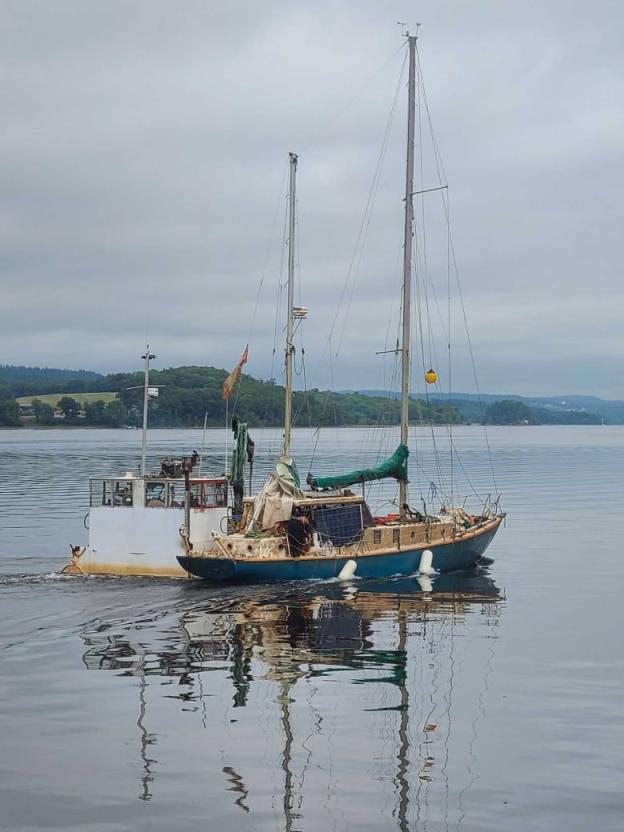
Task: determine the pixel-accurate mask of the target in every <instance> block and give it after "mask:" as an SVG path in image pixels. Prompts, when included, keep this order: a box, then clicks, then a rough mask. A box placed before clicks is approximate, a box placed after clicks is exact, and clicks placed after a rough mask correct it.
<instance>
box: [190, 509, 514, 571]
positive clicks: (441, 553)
mask: <svg viewBox="0 0 624 832" xmlns="http://www.w3.org/2000/svg"><path fill="white" fill-rule="evenodd" d="M499 525H500V523H497V524H496V525H495V526H493V527H492V526H490V527H488V528H486V529H484V530H483V531H482V532H481V534H476V535H474V536H473V537H470V538H467V539H465V540H455V541H453V542H452V543H443V544H438V545H435V544H433V545H430V546H429V547H428V548H429V549H430V550H431V552H432V553H433V568H434V569H435V570H436V571H437V572H454V571H456V570H458V569H467V568H468V567H470V566H473V565H474V564H475V563H477V561H478V560H479V559H480V558H481V557H482V556H483V553H484V552H485V550H486V549H487V547H488V546H489V545H490V542H491V540H492V538H493V537H494V535H495V534H496V532H497V531H498V528H499ZM423 548H424V547H423ZM423 548H420V549H411V550H407V549H406V550H403V551H400V552H398V551H397V552H387V553H380V554H378V555H361V556H360V557H356V558H354V560H355V561H356V563H357V569H356V572H355V575H356V577H358V578H383V577H388V576H390V575H413V574H414V573H415V572H416V571H417V570H418V565H419V563H420V556H421V554H422V551H423ZM350 559H351V558H349V557H335V558H306V557H305V556H303V557H300V558H288V559H282V560H268V559H267V560H247V559H245V558H237V559H235V558H232V559H231V560H228V559H225V558H210V557H187V556H183V557H179V558H178V561H179V563H180V566H181V567H182V568H183V569H185V570H186V571H187V572H189V573H190V574H191V575H194V576H195V577H197V578H203V579H204V580H207V581H219V580H225V581H263V582H273V581H306V580H321V581H322V580H329V579H331V578H337V577H338V575H339V574H340V571H341V569H342V567H343V566H344V565H345V563H347V561H348V560H350Z"/></svg>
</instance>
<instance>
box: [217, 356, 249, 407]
mask: <svg viewBox="0 0 624 832" xmlns="http://www.w3.org/2000/svg"><path fill="white" fill-rule="evenodd" d="M248 356H249V344H247V346H246V347H245V351H244V353H243V354H242V355H241V357H240V361H239V362H238V364H237V365H236V367H234V369H233V370H232V372H231V373H230V374H229V376H228V377H227V378H226V380H225V381H224V382H223V398H224V399H229V397H230V393H231V392H232V390H233V389H234V387H235V386H236V383H237V381H238V380H239V379H240V377H241V373H242V370H243V364H246V363H247V358H248Z"/></svg>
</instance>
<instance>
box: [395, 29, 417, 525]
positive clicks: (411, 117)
mask: <svg viewBox="0 0 624 832" xmlns="http://www.w3.org/2000/svg"><path fill="white" fill-rule="evenodd" d="M407 42H408V47H409V81H408V85H407V96H408V109H407V165H406V171H405V236H404V243H403V332H402V336H401V443H402V444H403V445H407V442H408V433H409V393H410V337H411V336H410V311H411V309H410V307H411V302H412V298H411V295H412V292H411V288H412V286H411V283H412V225H413V221H414V203H413V193H414V121H415V112H414V111H415V99H416V37H415V35H408V38H407ZM407 500H408V497H407V482H406V481H404V480H401V481H400V483H399V511H400V516H401V519H402V520H404V519H405V517H406V514H407V512H406V510H405V506H406V505H407Z"/></svg>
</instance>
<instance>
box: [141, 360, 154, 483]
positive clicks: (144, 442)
mask: <svg viewBox="0 0 624 832" xmlns="http://www.w3.org/2000/svg"><path fill="white" fill-rule="evenodd" d="M141 358H142V359H143V360H144V361H145V369H144V373H145V380H144V383H143V437H142V443H141V476H142V477H144V476H145V473H146V471H145V460H146V456H147V406H148V402H149V363H150V361H152V360H153V359H154V358H156V356H155V355H153V354H152V353H150V349H149V344H148V345H147V348H146V350H145V355H142V356H141Z"/></svg>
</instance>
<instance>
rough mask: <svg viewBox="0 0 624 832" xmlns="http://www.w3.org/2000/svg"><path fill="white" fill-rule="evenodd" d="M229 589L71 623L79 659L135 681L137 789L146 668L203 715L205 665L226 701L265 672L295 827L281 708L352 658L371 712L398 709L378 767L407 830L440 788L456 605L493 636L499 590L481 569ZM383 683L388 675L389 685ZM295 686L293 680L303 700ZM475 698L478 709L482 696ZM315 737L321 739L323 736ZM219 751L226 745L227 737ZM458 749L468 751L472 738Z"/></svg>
mask: <svg viewBox="0 0 624 832" xmlns="http://www.w3.org/2000/svg"><path fill="white" fill-rule="evenodd" d="M237 592H238V594H237V595H236V596H235V597H234V599H233V600H232V598H230V599H229V600H228V601H227V602H225V601H224V602H219V601H218V600H217V601H215V599H214V598H213V599H211V600H210V601H209V602H203V601H201V600H200V601H199V602H198V601H197V599H196V597H195V598H193V599H192V601H191V602H189V603H188V604H187V605H186V607H187V608H185V609H182V610H181V611H180V610H179V609H178V610H177V611H176V612H175V615H174V618H173V622H172V621H171V617H168V618H166V619H165V621H166V627H165V629H164V630H163V628H162V623H163V622H162V621H161V622H160V623H159V622H158V621H156V618H155V620H154V622H153V626H152V627H150V626H149V622H146V621H145V620H143V621H142V623H141V626H138V625H137V623H136V622H133V623H132V624H122V625H120V624H119V623H118V622H108V623H107V622H104V621H99V622H97V623H96V624H95V625H94V624H93V623H92V625H91V626H90V627H89V628H88V630H85V631H84V632H83V634H82V636H83V640H84V642H85V644H86V646H87V649H86V651H85V652H84V655H83V660H84V663H85V665H86V667H87V668H89V669H107V670H112V671H115V672H117V673H118V674H119V675H121V676H133V677H136V678H137V679H138V681H139V695H138V702H137V713H138V717H137V720H136V723H137V726H138V728H139V745H140V758H141V770H142V775H141V786H140V793H139V795H138V796H139V797H140V798H141V799H144V800H149V799H150V798H151V797H152V789H153V788H154V786H155V782H156V781H157V773H158V760H157V759H156V757H157V750H156V748H157V732H156V730H155V726H153V725H152V726H150V727H151V729H152V731H151V732H150V731H149V730H148V727H147V726H148V724H149V700H150V687H151V686H150V687H148V680H149V678H150V677H154V676H158V677H166V682H168V683H172V682H177V685H176V691H175V692H174V693H169V694H168V696H169V697H170V698H174V699H178V700H179V701H180V704H181V707H182V708H183V709H184V710H188V709H189V708H191V709H193V710H197V711H199V710H201V709H203V716H202V724H203V725H204V727H206V721H207V713H206V710H205V703H204V698H205V694H204V693H203V687H202V686H203V684H204V683H205V680H206V679H207V678H209V677H207V676H206V674H207V673H214V672H215V671H216V672H218V673H220V674H221V675H223V676H224V677H226V678H227V679H228V680H229V684H230V690H231V697H230V702H229V706H231V707H233V708H235V709H238V708H246V707H248V705H249V702H250V694H251V691H252V689H253V688H254V686H255V685H258V684H262V683H267V682H268V683H272V684H273V685H274V687H275V693H274V697H273V701H274V705H275V710H274V713H273V714H272V716H271V717H270V718H271V719H272V720H273V721H274V722H275V723H276V724H277V725H278V726H279V731H280V734H281V747H282V751H281V755H280V767H281V772H282V773H281V781H282V782H281V791H282V795H281V801H280V802H281V810H282V813H283V818H282V820H283V824H284V828H285V829H286V830H287V832H291V830H294V829H296V828H298V823H299V822H300V821H301V820H302V817H303V815H302V809H301V807H302V804H303V794H302V790H303V782H304V774H305V772H303V773H300V776H298V777H295V774H294V771H293V765H297V760H296V754H295V750H296V748H297V747H298V744H299V745H301V743H302V741H303V738H302V737H301V736H298V732H297V719H296V718H295V719H293V712H292V707H293V703H295V702H296V701H297V695H296V694H297V685H298V683H300V681H301V680H315V681H317V682H318V683H319V684H325V683H326V682H327V681H331V679H332V677H333V676H334V675H335V674H337V673H339V672H343V671H350V672H352V674H353V675H352V676H350V677H349V681H350V682H352V683H353V684H356V685H367V687H366V690H368V691H369V694H368V695H367V696H366V697H364V696H363V697H362V699H366V702H365V704H366V707H364V708H362V710H363V711H364V712H370V713H372V714H374V713H378V714H380V718H382V715H383V712H389V715H388V716H389V718H392V717H391V716H390V715H391V714H392V713H395V714H396V722H395V723H394V727H393V728H392V734H393V736H392V738H391V747H392V749H393V751H392V756H391V757H390V759H392V758H393V759H394V773H393V774H388V775H387V777H388V780H389V782H390V783H391V784H392V791H393V793H394V807H393V809H392V818H393V820H394V825H395V826H396V827H397V828H398V829H400V830H408V829H410V828H414V822H415V821H422V820H423V819H424V818H427V817H428V814H429V804H428V800H429V788H430V785H431V783H432V781H433V780H434V778H438V780H439V781H440V782H441V784H442V787H443V791H444V789H445V790H446V793H447V799H448V778H449V765H450V763H451V762H452V761H451V760H449V748H450V739H451V729H452V721H451V710H452V707H453V695H454V686H456V684H457V680H458V678H459V676H460V674H461V672H462V667H461V666H459V665H458V664H457V662H456V660H455V643H454V633H455V629H456V627H457V626H459V625H461V624H462V622H464V621H465V619H466V617H467V616H469V615H478V616H479V619H480V620H479V623H480V624H483V625H485V627H486V628H487V633H488V636H489V637H490V638H492V639H496V628H497V625H498V621H499V617H500V614H501V612H502V610H503V608H504V604H502V603H501V602H502V601H504V598H503V596H502V594H501V592H500V590H499V589H498V587H497V586H496V585H495V584H494V582H493V581H492V580H491V578H490V577H489V576H488V574H487V573H485V572H483V571H475V572H469V573H456V574H449V575H441V576H439V577H438V578H437V579H435V581H434V582H433V585H432V587H431V591H424V592H423V591H422V589H421V587H420V586H419V584H418V583H417V581H416V580H415V579H413V578H401V579H385V580H378V581H362V582H354V583H351V584H343V583H335V584H328V583H325V584H314V585H312V586H310V587H308V586H306V587H304V588H303V589H302V588H301V587H297V588H296V589H293V590H290V591H288V592H287V594H286V595H282V596H281V597H278V598H276V597H275V596H270V595H269V594H268V593H269V590H268V589H267V590H266V594H264V595H263V594H262V593H260V594H258V591H257V590H255V591H252V590H250V589H249V590H248V589H245V588H244V587H243V588H240V589H239V590H238V591H237ZM155 635H156V636H157V638H154V636H155ZM490 663H491V656H490V659H488V660H487V661H486V667H485V668H482V670H483V673H484V674H487V673H488V672H489V669H491V667H489V665H490ZM442 665H444V673H443V668H442ZM447 665H448V670H447V669H446V666H447ZM445 674H446V675H445ZM336 678H340V679H342V678H343V677H336ZM162 681H163V682H164V681H165V679H163V680H162ZM380 683H381V684H380ZM384 685H389V686H390V693H388V689H387V688H385V687H384ZM381 689H384V690H385V691H386V692H385V693H383V694H382V695H381V696H377V697H376V699H377V701H373V702H372V701H368V700H370V699H373V695H372V694H371V693H370V692H371V691H375V692H376V691H379V690H381ZM392 691H394V692H395V695H394V696H392V694H391V692H392ZM305 696H306V693H305V691H303V692H302V693H301V694H300V696H299V698H300V701H301V699H305ZM480 697H481V694H479V693H478V694H477V699H480ZM216 707H218V703H217V705H216ZM475 707H478V708H481V710H482V701H478V702H476V703H475ZM477 721H478V717H477V718H476V721H475V720H473V723H472V728H473V733H475V732H476V725H477ZM439 722H440V723H443V725H439V724H438V723H439ZM384 730H386V729H384ZM321 733H322V732H321ZM325 741H326V742H329V743H331V741H332V740H331V737H325ZM224 754H225V757H227V756H228V752H227V750H226V751H225V752H224ZM468 754H469V755H472V754H473V751H472V742H471V747H470V748H469V749H468ZM308 756H310V755H308ZM472 762H473V761H472V760H469V768H470V764H471V763H472ZM224 763H225V764H224V765H223V766H222V768H221V771H222V776H223V777H224V788H225V789H226V790H227V791H229V792H230V793H232V795H233V798H234V804H235V805H236V807H237V809H238V810H241V811H243V812H245V813H249V812H250V811H251V812H253V808H254V807H253V790H250V788H248V785H247V784H246V781H245V772H244V770H242V769H241V766H240V765H239V766H237V767H234V766H233V765H232V764H231V761H228V760H227V759H224ZM299 765H300V763H299ZM469 785H470V781H469V783H468V785H467V786H466V787H465V788H464V789H463V790H462V792H461V797H462V800H463V797H464V796H465V791H466V789H467V788H468V787H469ZM410 805H411V808H410ZM447 811H448V807H447ZM410 812H411V814H410Z"/></svg>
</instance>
